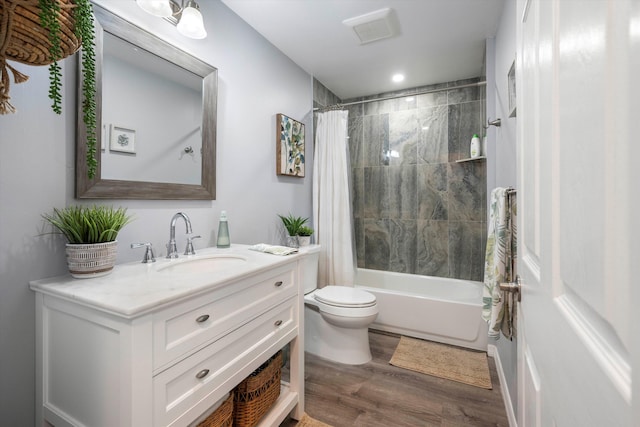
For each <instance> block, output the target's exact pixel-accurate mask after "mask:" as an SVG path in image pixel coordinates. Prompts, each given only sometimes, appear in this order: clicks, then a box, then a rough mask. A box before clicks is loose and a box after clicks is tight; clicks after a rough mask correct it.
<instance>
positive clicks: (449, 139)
mask: <svg viewBox="0 0 640 427" xmlns="http://www.w3.org/2000/svg"><path fill="white" fill-rule="evenodd" d="M478 80H479V79H472V80H465V81H455V82H446V83H442V84H439V85H433V86H429V87H421V88H415V89H410V90H406V91H403V92H400V93H393V94H378V95H375V96H373V97H371V98H379V97H384V96H389V95H397V94H402V95H406V97H403V98H398V99H393V100H385V101H375V102H369V103H364V104H359V105H354V106H351V107H350V112H349V149H350V152H351V167H352V172H353V175H352V177H353V210H354V216H355V229H356V245H357V254H358V266H359V267H364V268H371V269H376V270H386V271H396V272H401V273H410V274H422V275H428V276H440V277H451V278H458V279H470V280H479V281H481V280H482V278H483V267H484V251H485V244H486V243H485V242H486V231H485V230H486V209H485V205H486V165H485V162H484V161H482V160H479V161H472V162H464V163H457V162H456V160H459V159H464V158H468V157H469V143H470V141H471V137H472V135H473V134H474V133H477V134H479V135H482V131H483V129H482V123H483V118H484V108H485V103H484V90H481V89H479V88H477V87H475V88H464V89H452V90H444V91H441V92H437V93H431V94H423V95H416V96H414V95H412V93H417V92H420V91H422V90H430V89H435V88H446V87H454V86H458V85H462V84H465V83H471V82H477V81H478ZM345 102H349V101H345Z"/></svg>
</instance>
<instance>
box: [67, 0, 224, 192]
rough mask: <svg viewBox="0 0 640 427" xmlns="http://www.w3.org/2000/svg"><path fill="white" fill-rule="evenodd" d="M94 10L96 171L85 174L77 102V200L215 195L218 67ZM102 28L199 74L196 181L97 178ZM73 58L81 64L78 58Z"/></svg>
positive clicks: (84, 138)
mask: <svg viewBox="0 0 640 427" xmlns="http://www.w3.org/2000/svg"><path fill="white" fill-rule="evenodd" d="M93 10H94V16H95V18H96V19H95V22H96V24H95V27H96V114H97V127H96V129H97V130H98V132H97V142H96V148H97V149H96V159H97V160H98V167H97V170H96V176H95V177H94V178H93V179H89V178H88V174H87V162H86V157H87V144H86V142H87V131H86V128H85V126H84V123H83V121H82V103H81V101H78V128H77V135H76V197H77V198H78V199H156V200H214V199H215V198H216V171H215V168H216V125H217V93H218V70H217V69H216V68H215V67H213V66H211V65H209V64H206V63H205V62H202V61H201V60H199V59H198V58H195V57H193V56H191V55H189V54H188V53H186V52H184V51H182V50H180V49H178V48H176V47H175V46H173V45H171V44H169V43H167V42H165V41H163V40H160V39H159V38H157V37H156V36H154V35H153V34H151V33H149V32H147V31H145V30H143V29H141V28H139V27H137V26H135V25H133V24H132V23H130V22H128V21H126V20H124V19H122V18H120V17H119V16H116V15H114V14H112V13H111V12H109V11H107V10H105V9H103V8H101V7H99V6H96V5H94V6H93ZM105 31H106V32H108V33H111V34H113V35H115V36H117V37H120V38H122V39H124V40H127V41H129V42H130V43H132V44H134V45H137V46H139V47H141V48H142V49H145V50H147V51H149V52H151V53H153V54H155V55H157V56H159V57H161V58H164V59H166V60H167V61H170V62H172V63H174V64H176V65H178V66H180V67H182V68H184V69H187V70H189V71H191V72H192V73H194V74H196V75H198V76H200V77H202V95H203V96H202V171H201V176H202V182H201V185H191V184H174V183H166V182H145V181H124V180H114V179H102V178H101V162H100V157H101V150H100V147H101V140H102V132H100V129H102V58H103V38H104V32H105ZM78 63H79V64H80V63H81V61H78ZM78 87H82V73H81V72H78ZM79 92H80V91H79Z"/></svg>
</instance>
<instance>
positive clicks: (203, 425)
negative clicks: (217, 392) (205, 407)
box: [198, 392, 233, 427]
mask: <svg viewBox="0 0 640 427" xmlns="http://www.w3.org/2000/svg"><path fill="white" fill-rule="evenodd" d="M232 425H233V392H231V393H230V394H229V397H228V398H227V399H226V400H225V401H224V402H222V405H220V406H218V409H216V410H215V411H213V412H212V413H211V415H209V416H208V417H207V418H205V419H204V420H203V421H201V422H200V423H199V424H198V427H231V426H232Z"/></svg>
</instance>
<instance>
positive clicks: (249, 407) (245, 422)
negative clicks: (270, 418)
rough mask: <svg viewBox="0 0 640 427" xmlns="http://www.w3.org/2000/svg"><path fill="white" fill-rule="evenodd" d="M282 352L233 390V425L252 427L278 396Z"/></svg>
mask: <svg viewBox="0 0 640 427" xmlns="http://www.w3.org/2000/svg"><path fill="white" fill-rule="evenodd" d="M281 373H282V351H278V352H277V353H276V354H275V355H273V356H272V357H271V358H270V359H269V360H267V361H266V362H265V363H264V364H262V366H260V367H259V368H258V369H256V370H255V371H254V372H253V373H252V374H251V375H249V376H248V377H247V378H245V379H244V380H243V381H242V382H241V383H240V384H238V386H237V387H236V388H235V398H234V405H233V425H234V426H236V427H253V426H255V425H256V424H258V421H260V418H262V416H263V415H264V414H266V413H267V411H268V410H269V408H271V406H272V405H273V403H274V402H275V401H276V400H277V399H278V396H280V376H281Z"/></svg>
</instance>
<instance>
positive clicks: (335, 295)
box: [314, 286, 376, 307]
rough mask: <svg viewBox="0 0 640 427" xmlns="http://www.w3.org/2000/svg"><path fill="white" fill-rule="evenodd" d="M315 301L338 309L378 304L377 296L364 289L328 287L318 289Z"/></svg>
mask: <svg viewBox="0 0 640 427" xmlns="http://www.w3.org/2000/svg"><path fill="white" fill-rule="evenodd" d="M314 296H315V299H316V300H318V301H320V302H322V303H324V304H329V305H334V306H338V307H371V306H373V305H375V304H376V296H375V295H373V294H372V293H369V292H367V291H363V290H362V289H356V288H351V287H348V286H326V287H324V288H322V289H318V290H317V291H316V293H315V295H314Z"/></svg>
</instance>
